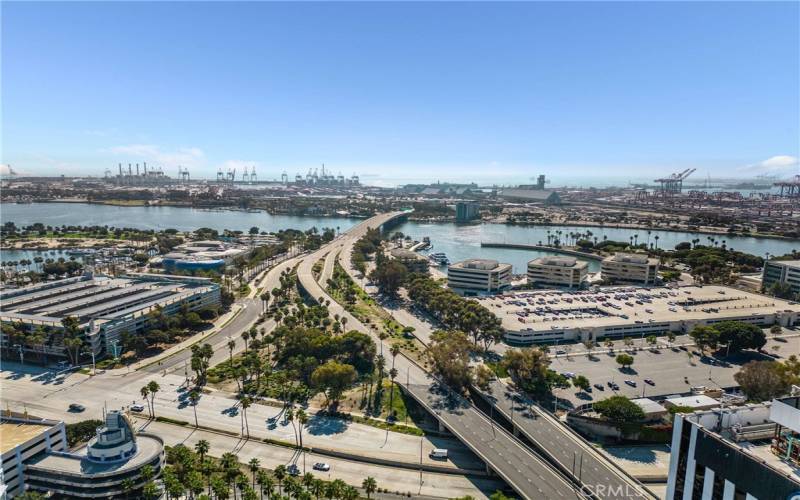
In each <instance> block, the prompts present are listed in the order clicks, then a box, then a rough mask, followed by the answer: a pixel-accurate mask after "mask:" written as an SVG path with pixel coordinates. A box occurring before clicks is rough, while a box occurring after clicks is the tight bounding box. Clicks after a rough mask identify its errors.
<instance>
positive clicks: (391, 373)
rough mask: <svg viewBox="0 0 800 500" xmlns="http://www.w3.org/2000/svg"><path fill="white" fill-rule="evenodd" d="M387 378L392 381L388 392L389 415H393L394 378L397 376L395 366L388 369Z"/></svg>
mask: <svg viewBox="0 0 800 500" xmlns="http://www.w3.org/2000/svg"><path fill="white" fill-rule="evenodd" d="M389 378H390V380H391V381H392V383H391V387H390V392H389V416H393V415H394V379H395V378H397V368H394V367H392V369H391V370H389Z"/></svg>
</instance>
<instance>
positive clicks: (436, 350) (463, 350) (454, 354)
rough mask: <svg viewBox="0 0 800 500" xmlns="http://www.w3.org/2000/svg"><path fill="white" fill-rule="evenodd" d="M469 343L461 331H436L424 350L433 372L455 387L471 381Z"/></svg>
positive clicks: (460, 387) (463, 385)
mask: <svg viewBox="0 0 800 500" xmlns="http://www.w3.org/2000/svg"><path fill="white" fill-rule="evenodd" d="M470 350H471V344H470V341H469V339H468V338H467V336H466V335H465V334H464V333H463V332H457V331H454V332H443V331H436V332H433V334H432V335H431V343H430V345H429V346H428V350H427V352H426V354H427V356H428V359H430V361H431V363H432V365H433V366H432V368H433V372H434V373H435V374H436V375H438V376H439V377H441V378H442V379H443V380H444V381H445V383H447V384H448V385H450V386H451V387H454V388H456V389H459V390H460V389H462V388H465V387H468V386H469V385H470V384H471V383H472V370H471V368H470Z"/></svg>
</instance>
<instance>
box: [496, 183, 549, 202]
mask: <svg viewBox="0 0 800 500" xmlns="http://www.w3.org/2000/svg"><path fill="white" fill-rule="evenodd" d="M497 196H498V197H499V198H503V199H506V200H509V201H516V202H522V203H541V204H543V205H560V204H561V196H559V194H558V192H556V191H553V190H550V189H527V188H523V187H520V188H511V189H503V190H501V191H500V192H499V193H497Z"/></svg>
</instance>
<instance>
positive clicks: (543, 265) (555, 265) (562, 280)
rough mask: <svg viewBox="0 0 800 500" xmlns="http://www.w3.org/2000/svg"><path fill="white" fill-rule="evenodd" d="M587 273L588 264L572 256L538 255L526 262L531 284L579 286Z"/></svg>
mask: <svg viewBox="0 0 800 500" xmlns="http://www.w3.org/2000/svg"><path fill="white" fill-rule="evenodd" d="M588 275H589V264H588V263H586V262H584V261H581V260H578V259H576V258H574V257H539V258H538V259H534V260H532V261H530V262H528V283H529V284H531V285H537V286H538V285H544V286H565V287H569V288H579V287H580V286H581V285H582V284H583V283H584V282H585V281H586V277H587V276H588Z"/></svg>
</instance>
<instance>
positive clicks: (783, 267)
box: [761, 260, 800, 294]
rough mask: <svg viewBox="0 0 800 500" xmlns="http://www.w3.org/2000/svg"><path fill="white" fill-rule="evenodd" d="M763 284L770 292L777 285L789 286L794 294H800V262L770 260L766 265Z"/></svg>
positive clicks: (762, 279)
mask: <svg viewBox="0 0 800 500" xmlns="http://www.w3.org/2000/svg"><path fill="white" fill-rule="evenodd" d="M761 283H762V284H763V286H764V289H765V290H769V289H770V287H772V285H774V284H775V283H780V284H782V285H788V286H789V288H790V289H791V290H792V292H794V293H797V294H800V260H770V261H767V262H765V263H764V273H763V274H762V278H761Z"/></svg>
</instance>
